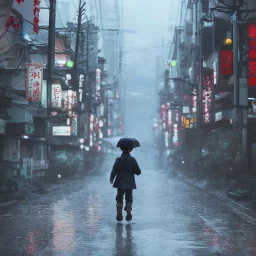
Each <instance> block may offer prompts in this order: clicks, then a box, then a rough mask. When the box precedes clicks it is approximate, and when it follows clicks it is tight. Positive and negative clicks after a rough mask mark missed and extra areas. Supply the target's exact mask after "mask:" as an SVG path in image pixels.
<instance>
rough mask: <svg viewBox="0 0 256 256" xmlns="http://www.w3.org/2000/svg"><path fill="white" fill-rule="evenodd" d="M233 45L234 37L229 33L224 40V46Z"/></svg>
mask: <svg viewBox="0 0 256 256" xmlns="http://www.w3.org/2000/svg"><path fill="white" fill-rule="evenodd" d="M232 43H233V41H232V37H231V32H230V31H228V32H227V35H226V37H225V39H224V42H223V44H224V45H231V44H232Z"/></svg>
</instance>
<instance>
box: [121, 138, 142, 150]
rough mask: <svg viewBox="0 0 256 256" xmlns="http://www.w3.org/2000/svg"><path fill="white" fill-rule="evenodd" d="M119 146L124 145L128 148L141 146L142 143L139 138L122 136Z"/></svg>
mask: <svg viewBox="0 0 256 256" xmlns="http://www.w3.org/2000/svg"><path fill="white" fill-rule="evenodd" d="M116 147H117V148H122V147H126V148H138V147H140V143H139V141H138V140H136V139H134V138H121V139H120V140H119V141H118V143H117V145H116Z"/></svg>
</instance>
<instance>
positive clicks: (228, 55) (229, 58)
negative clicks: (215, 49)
mask: <svg viewBox="0 0 256 256" xmlns="http://www.w3.org/2000/svg"><path fill="white" fill-rule="evenodd" d="M219 64H220V73H221V74H222V75H229V76H231V75H233V51H231V50H221V51H220V61H219Z"/></svg>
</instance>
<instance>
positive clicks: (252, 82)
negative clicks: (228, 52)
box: [248, 24, 256, 86]
mask: <svg viewBox="0 0 256 256" xmlns="http://www.w3.org/2000/svg"><path fill="white" fill-rule="evenodd" d="M248 37H249V43H248V46H249V52H248V85H249V86H256V24H249V25H248Z"/></svg>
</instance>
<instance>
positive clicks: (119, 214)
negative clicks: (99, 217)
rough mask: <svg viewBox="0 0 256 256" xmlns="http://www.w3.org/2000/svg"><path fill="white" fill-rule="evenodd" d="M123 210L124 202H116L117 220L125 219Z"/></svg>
mask: <svg viewBox="0 0 256 256" xmlns="http://www.w3.org/2000/svg"><path fill="white" fill-rule="evenodd" d="M122 210H123V204H121V203H117V204H116V220H117V221H122V220H123V215H122Z"/></svg>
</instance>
